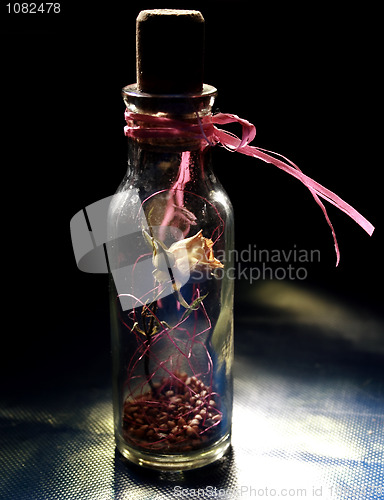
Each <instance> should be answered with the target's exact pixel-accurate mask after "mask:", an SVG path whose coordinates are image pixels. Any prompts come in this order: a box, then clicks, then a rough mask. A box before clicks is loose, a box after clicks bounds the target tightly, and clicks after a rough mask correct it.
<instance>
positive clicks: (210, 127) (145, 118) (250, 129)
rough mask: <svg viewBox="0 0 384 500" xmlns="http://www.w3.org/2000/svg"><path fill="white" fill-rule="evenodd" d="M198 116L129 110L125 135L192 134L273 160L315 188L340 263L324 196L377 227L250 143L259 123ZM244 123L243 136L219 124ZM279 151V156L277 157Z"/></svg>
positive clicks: (283, 160) (357, 219) (294, 168)
mask: <svg viewBox="0 0 384 500" xmlns="http://www.w3.org/2000/svg"><path fill="white" fill-rule="evenodd" d="M197 118H198V123H197V124H190V123H186V122H183V121H179V120H174V119H171V118H165V117H158V116H152V115H144V114H138V113H132V112H129V111H128V110H126V111H125V119H126V121H127V126H126V127H125V129H124V132H125V135H127V136H130V137H169V136H181V135H182V136H188V137H196V138H199V139H203V140H205V141H207V142H208V144H210V145H215V144H221V145H222V146H223V147H225V148H226V149H228V150H229V151H233V152H237V153H242V154H245V155H247V156H252V157H254V158H258V159H260V160H262V161H264V162H266V163H271V164H272V165H275V167H278V168H280V169H281V170H284V172H287V173H288V174H290V175H292V176H293V177H295V178H296V179H298V180H299V181H300V182H302V183H303V184H304V185H305V186H306V187H307V188H308V189H309V191H310V192H311V194H312V196H313V197H314V199H315V201H316V203H317V204H318V205H319V207H320V208H321V210H322V211H323V214H324V217H325V219H326V221H327V223H328V225H329V227H330V228H331V231H332V236H333V241H334V244H335V252H336V266H338V264H339V262H340V250H339V245H338V243H337V239H336V233H335V230H334V228H333V226H332V223H331V221H330V219H329V216H328V214H327V210H326V208H325V206H324V204H323V203H322V201H321V200H320V198H323V199H324V200H327V201H328V202H329V203H332V205H335V206H336V207H337V208H339V209H340V210H341V211H343V212H344V213H346V214H347V215H349V217H351V218H352V219H353V220H354V221H355V222H357V224H359V226H361V227H362V228H363V229H364V230H365V231H366V232H367V233H368V234H369V235H370V236H372V233H373V231H374V229H375V228H374V226H373V225H372V224H371V223H370V222H369V221H368V220H367V219H366V218H365V217H363V216H362V215H361V214H360V213H359V212H358V211H357V210H355V209H354V208H353V207H352V206H351V205H349V204H348V203H346V202H345V201H344V200H342V199H341V198H340V197H339V196H337V194H335V193H333V192H332V191H330V190H329V189H327V188H326V187H324V186H322V185H321V184H319V183H318V182H316V181H314V180H313V179H312V178H311V177H308V176H307V175H305V174H304V173H303V172H302V171H301V170H300V169H299V167H298V166H297V165H296V164H295V163H293V162H292V161H291V160H289V159H288V158H286V157H284V156H283V155H281V154H279V153H275V152H273V151H268V150H267V149H263V148H260V147H259V146H250V145H249V143H250V142H252V141H253V139H254V138H255V137H256V128H255V126H254V125H253V124H252V123H250V122H249V121H247V120H244V118H240V117H238V116H237V115H232V114H228V113H218V114H216V115H212V116H205V117H202V118H200V117H199V116H197ZM135 121H140V122H141V123H143V124H145V126H144V127H143V126H138V125H135V124H134V122H135ZM235 122H236V123H240V125H241V126H242V137H241V139H240V138H239V137H237V136H236V135H234V134H232V133H230V132H228V131H226V130H223V129H221V128H218V127H216V125H226V124H228V123H235ZM272 155H276V156H278V157H279V158H280V159H279V158H275V157H274V156H272Z"/></svg>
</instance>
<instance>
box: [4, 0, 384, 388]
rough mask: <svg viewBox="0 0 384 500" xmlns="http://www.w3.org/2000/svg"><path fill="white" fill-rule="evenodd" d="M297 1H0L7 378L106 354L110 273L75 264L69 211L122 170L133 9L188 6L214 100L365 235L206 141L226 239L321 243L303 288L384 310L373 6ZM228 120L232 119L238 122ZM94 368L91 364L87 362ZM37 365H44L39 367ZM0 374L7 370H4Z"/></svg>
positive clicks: (74, 365)
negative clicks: (34, 7) (201, 28)
mask: <svg viewBox="0 0 384 500" xmlns="http://www.w3.org/2000/svg"><path fill="white" fill-rule="evenodd" d="M11 4H12V2H11ZM334 5H335V4H334V3H333V6H332V4H329V5H327V4H326V3H323V2H322V3H311V4H305V3H303V2H284V3H283V4H281V5H280V4H279V3H276V2H268V3H264V2H263V3H259V2H241V1H205V2H193V1H190V2H170V1H167V2H166V3H165V4H161V3H160V4H159V3H158V2H129V1H126V2H103V3H100V4H97V5H96V4H95V2H71V3H69V2H62V3H61V12H60V14H56V15H55V14H53V13H51V14H46V15H42V14H36V15H32V14H17V15H16V14H8V12H7V10H8V9H7V8H6V7H5V3H4V5H2V13H1V22H2V63H1V66H2V76H1V97H2V102H1V117H2V125H3V127H2V130H3V133H2V181H3V182H2V187H3V197H2V198H3V206H4V209H3V210H4V211H3V235H4V236H3V249H4V252H3V256H4V257H3V269H4V271H5V273H4V286H3V289H4V295H5V296H6V298H7V302H4V304H5V307H4V308H3V315H4V316H3V317H4V321H3V328H2V330H3V342H4V344H3V345H4V348H3V349H2V351H3V355H4V361H3V363H2V367H3V368H4V367H6V370H7V374H8V376H9V380H11V379H12V378H16V379H17V380H19V381H20V382H21V383H22V384H26V385H27V386H30V380H32V379H33V377H37V376H39V375H43V378H44V379H45V383H49V379H50V377H51V376H53V375H57V373H58V372H61V373H63V374H64V375H63V377H64V378H65V373H66V372H68V373H69V372H76V371H79V373H81V374H82V375H84V372H83V371H82V362H83V361H82V360H84V358H85V357H90V358H91V362H93V363H94V365H95V366H97V364H98V363H104V358H103V357H101V358H100V357H99V354H98V353H100V352H103V353H105V352H106V353H107V354H108V352H109V319H108V289H107V278H106V276H104V275H91V274H84V273H81V272H80V271H79V270H78V269H77V267H76V262H75V259H74V256H73V251H72V244H71V238H70V232H69V223H70V219H71V218H72V216H73V215H74V214H75V213H77V212H78V211H79V210H81V209H82V208H83V207H85V206H87V205H88V204H90V203H93V202H95V201H97V200H99V199H101V198H104V197H106V196H109V195H111V194H112V193H113V192H114V191H115V190H116V187H117V186H118V184H119V183H120V180H121V179H122V177H123V175H124V173H125V165H126V155H127V148H126V138H125V137H124V135H123V126H124V121H123V112H124V105H123V102H122V99H121V96H120V89H121V88H122V87H123V86H124V85H127V84H129V83H133V82H134V81H135V79H136V78H135V18H136V16H137V14H138V12H139V11H140V10H142V9H148V8H159V7H160V8H162V7H166V8H191V9H196V10H200V11H201V12H202V13H203V15H204V17H205V20H206V55H205V82H206V83H209V84H212V85H214V86H215V87H217V88H218V90H219V96H218V99H217V101H216V105H217V108H218V109H219V110H220V111H222V112H228V113H235V114H237V115H239V116H241V117H243V118H246V119H248V120H249V121H251V122H252V123H254V124H255V125H256V128H257V137H256V140H255V141H254V143H255V144H257V145H259V146H261V147H264V148H267V149H271V150H273V151H277V152H279V153H281V154H283V155H285V156H287V157H288V158H290V159H291V160H293V161H294V162H295V163H296V164H298V165H299V166H300V168H301V169H302V170H303V171H304V172H305V173H306V174H308V175H309V176H312V177H313V178H314V179H315V180H317V181H318V182H320V183H322V184H323V185H325V186H326V187H328V188H329V189H331V190H332V191H334V192H336V193H337V194H338V195H339V196H341V197H342V198H343V199H345V200H346V201H347V202H349V203H350V204H351V205H352V206H354V207H355V208H356V209H357V210H359V211H361V213H362V214H363V215H364V216H365V217H367V218H368V220H370V221H371V222H372V223H373V224H374V225H375V226H376V227H377V229H376V231H375V233H374V235H373V236H372V238H370V237H369V236H368V235H366V234H365V233H364V231H363V230H362V229H360V228H359V227H358V226H357V225H356V224H355V223H354V222H353V221H351V220H350V219H349V218H348V217H347V216H346V215H344V214H343V213H341V212H339V211H338V210H337V209H336V208H334V207H333V206H331V205H328V204H327V209H328V211H329V215H330V217H331V220H332V222H333V223H334V227H335V230H336V234H337V237H338V240H339V245H340V250H341V263H340V266H339V267H338V268H337V269H336V268H335V260H336V259H335V254H334V249H333V241H332V236H331V233H330V230H329V228H328V226H327V224H326V222H325V220H324V217H323V215H322V212H321V210H320V209H319V207H318V206H317V205H316V204H315V202H314V201H313V199H312V197H311V195H310V193H309V192H308V191H307V189H306V188H305V187H303V186H302V185H301V184H300V183H299V182H298V181H296V180H295V179H293V178H291V177H290V176H288V175H287V174H284V173H283V172H281V171H280V170H278V169H277V168H275V167H273V166H271V165H267V164H263V163H262V162H260V161H257V160H254V159H250V158H247V157H242V156H241V155H239V154H233V153H229V152H227V151H225V150H222V149H220V148H216V150H215V152H214V166H215V171H216V173H217V175H218V177H219V178H220V180H221V182H222V184H223V185H224V187H225V189H226V190H227V192H228V194H229V196H230V198H231V200H232V202H233V205H234V209H235V215H236V241H237V248H238V250H241V249H243V248H247V246H248V245H255V244H256V245H257V248H259V249H262V248H264V249H270V250H272V249H286V250H289V249H292V248H293V246H294V245H296V248H297V249H306V250H310V249H319V250H320V253H321V261H320V263H313V264H310V265H308V266H307V270H308V279H307V282H308V283H311V285H313V286H315V287H317V288H319V289H325V290H328V291H330V292H331V293H333V294H335V296H339V297H343V298H345V299H346V300H348V301H351V303H356V304H359V305H361V306H364V307H366V308H368V309H372V310H373V309H374V310H376V311H381V308H382V299H383V292H382V283H383V282H382V260H381V257H382V250H383V247H382V246H381V244H380V236H381V234H380V233H381V223H382V193H381V189H382V188H381V185H382V172H381V170H382V163H383V161H382V153H381V144H382V119H381V116H382V99H381V92H380V91H379V90H380V89H381V88H382V80H381V78H382V77H381V72H379V69H380V66H381V64H380V60H381V58H380V54H381V50H380V42H381V37H380V30H379V29H378V19H379V12H378V9H377V10H367V9H364V10H362V9H361V7H360V4H358V3H356V5H355V7H352V6H351V5H349V6H348V8H345V9H344V8H341V7H337V8H335V7H334ZM238 132H240V131H238ZM96 372H97V370H95V373H96ZM47 374H48V376H47ZM3 380H4V379H3Z"/></svg>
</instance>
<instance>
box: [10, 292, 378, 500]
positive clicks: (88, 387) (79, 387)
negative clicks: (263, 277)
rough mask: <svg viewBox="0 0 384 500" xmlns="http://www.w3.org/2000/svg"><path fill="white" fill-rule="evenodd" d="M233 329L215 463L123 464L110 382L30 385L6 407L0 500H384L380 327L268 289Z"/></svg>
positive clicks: (327, 303) (321, 299)
mask: <svg viewBox="0 0 384 500" xmlns="http://www.w3.org/2000/svg"><path fill="white" fill-rule="evenodd" d="M255 304H257V307H256V306H255ZM236 324H237V329H236V344H235V345H236V362H235V408H234V419H233V446H232V449H231V450H230V452H229V453H228V454H227V456H225V457H224V458H223V459H221V460H220V461H219V462H218V463H216V464H214V465H211V466H208V467H206V468H203V469H200V470H197V471H191V472H188V473H158V472H153V471H149V470H146V469H140V468H139V467H136V466H131V465H128V464H127V463H126V462H125V461H124V460H123V459H122V458H121V457H120V456H119V455H118V454H117V453H116V452H115V448H114V441H113V429H112V404H111V391H110V380H109V377H108V376H106V377H105V378H104V377H100V376H99V377H95V378H94V379H93V378H92V377H91V376H90V377H89V378H87V379H86V380H78V381H77V383H76V384H73V383H69V382H68V383H67V384H66V383H63V381H61V382H60V383H59V384H58V385H57V386H55V383H54V380H53V381H52V383H51V384H50V385H49V386H47V387H45V388H44V387H42V388H41V390H39V391H36V390H35V391H32V390H29V389H28V384H27V381H26V390H25V393H19V394H16V395H15V394H14V395H13V396H12V397H10V396H8V397H5V398H4V401H3V404H2V407H1V413H0V417H1V428H0V432H1V478H0V498H1V499H4V500H9V499H17V500H24V499H25V500H58V499H60V500H76V499H81V500H111V499H119V500H123V499H124V500H150V499H152V500H155V499H156V500H169V499H178V498H179V499H183V498H201V499H204V498H217V499H243V498H271V497H272V498H305V499H307V498H314V499H319V498H320V499H322V500H335V499H337V500H352V499H361V500H379V499H384V480H383V477H384V383H383V382H384V373H383V366H384V363H383V361H384V324H383V321H382V320H381V319H380V318H379V317H377V316H374V315H373V314H371V313H369V312H368V311H366V310H363V309H359V308H356V307H352V306H351V305H349V304H348V303H343V302H342V301H341V300H340V301H337V300H335V298H334V297H328V296H324V295H321V294H319V293H317V292H314V291H311V290H308V289H305V288H304V287H302V288H300V287H297V286H292V285H288V284H285V283H272V282H270V283H266V284H265V285H263V287H260V288H259V289H257V290H256V291H255V294H254V296H250V295H249V294H248V295H247V296H244V297H243V300H242V301H241V304H240V305H239V306H238V308H237V318H236ZM105 360H106V361H105V367H106V373H107V372H108V369H109V366H108V356H106V357H105ZM105 367H104V368H103V369H104V370H105ZM100 369H101V368H100ZM93 370H95V368H93ZM96 371H97V368H96Z"/></svg>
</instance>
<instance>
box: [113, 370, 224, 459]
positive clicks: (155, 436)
mask: <svg viewBox="0 0 384 500" xmlns="http://www.w3.org/2000/svg"><path fill="white" fill-rule="evenodd" d="M215 399H216V400H215ZM217 399H218V398H217V394H216V393H213V392H212V390H210V389H209V388H208V387H207V386H206V385H205V384H204V383H203V382H202V381H201V380H199V379H198V378H197V377H188V376H187V374H186V373H181V374H175V378H164V379H163V380H162V383H161V384H157V386H155V389H154V391H151V392H148V393H147V394H145V395H142V396H140V397H138V398H135V399H133V400H132V399H127V400H126V401H125V404H124V414H123V434H124V438H125V440H126V441H127V442H128V443H130V444H132V445H134V446H138V447H141V448H145V449H147V450H156V451H159V452H169V453H173V452H185V451H190V450H195V449H198V448H201V447H203V446H206V445H208V444H209V442H210V441H214V440H216V438H217V433H218V430H219V429H218V427H219V424H220V422H221V420H222V413H221V412H220V410H219V409H218V405H217V403H218V401H217Z"/></svg>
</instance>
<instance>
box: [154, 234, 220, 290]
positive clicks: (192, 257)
mask: <svg viewBox="0 0 384 500" xmlns="http://www.w3.org/2000/svg"><path fill="white" fill-rule="evenodd" d="M146 238H147V240H148V241H150V242H151V244H152V247H153V265H154V266H155V271H154V273H153V274H154V276H155V278H156V280H157V281H158V282H159V283H165V282H169V281H170V279H171V280H172V281H173V284H174V285H176V287H177V289H180V286H182V285H183V284H185V283H186V282H187V281H188V279H189V277H190V276H191V274H192V273H194V272H197V271H199V272H200V273H206V272H207V271H208V272H209V271H212V270H214V269H217V268H220V267H224V265H223V264H222V263H221V262H220V261H219V260H218V259H216V258H215V256H214V253H213V242H212V240H210V239H209V238H205V237H204V236H203V231H202V230H200V231H199V232H198V233H196V234H195V235H194V236H191V237H190V238H184V239H182V240H179V241H177V242H176V243H173V244H172V245H171V246H170V247H169V248H167V247H166V246H165V245H164V244H163V243H162V242H160V241H158V240H156V239H155V238H152V237H150V236H149V235H148V234H147V233H146Z"/></svg>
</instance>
